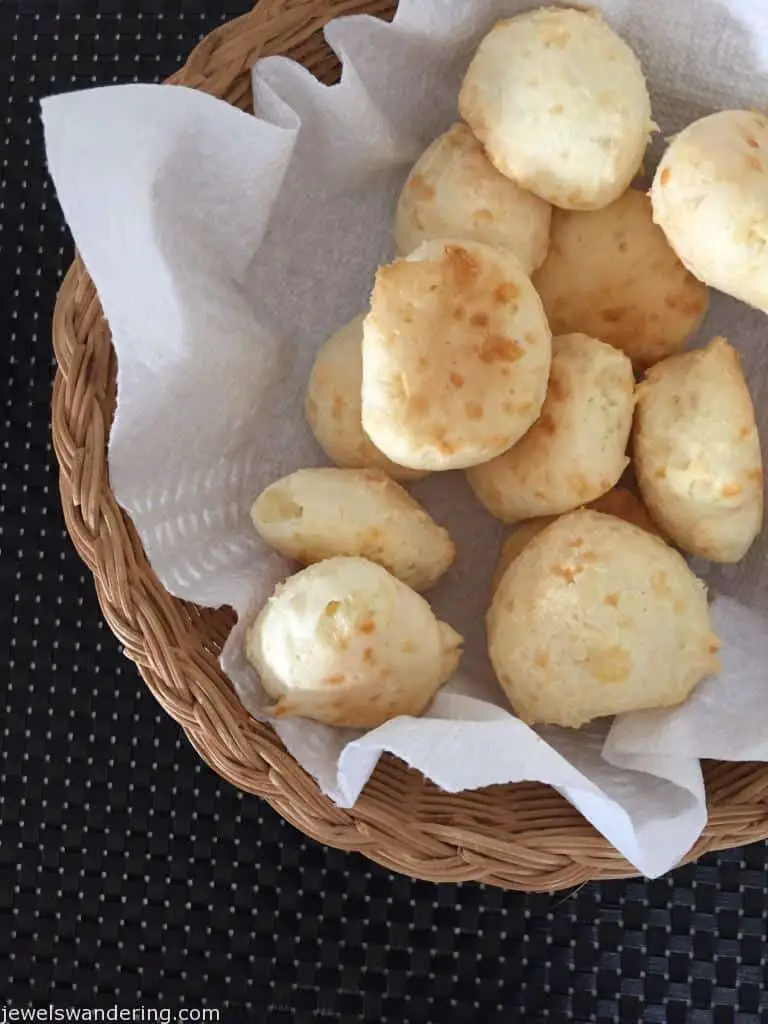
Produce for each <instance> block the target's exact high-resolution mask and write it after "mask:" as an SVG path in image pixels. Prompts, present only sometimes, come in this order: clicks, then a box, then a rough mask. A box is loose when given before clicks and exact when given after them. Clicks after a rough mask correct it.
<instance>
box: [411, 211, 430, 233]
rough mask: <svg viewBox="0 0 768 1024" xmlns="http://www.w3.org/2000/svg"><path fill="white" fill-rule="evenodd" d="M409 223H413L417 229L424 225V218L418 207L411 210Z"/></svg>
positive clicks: (420, 229)
mask: <svg viewBox="0 0 768 1024" xmlns="http://www.w3.org/2000/svg"><path fill="white" fill-rule="evenodd" d="M411 224H413V226H414V227H415V228H416V230H417V231H423V230H424V228H425V226H426V225H425V223H424V218H423V217H422V216H421V211H420V210H419V209H418V208H416V209H413V210H411Z"/></svg>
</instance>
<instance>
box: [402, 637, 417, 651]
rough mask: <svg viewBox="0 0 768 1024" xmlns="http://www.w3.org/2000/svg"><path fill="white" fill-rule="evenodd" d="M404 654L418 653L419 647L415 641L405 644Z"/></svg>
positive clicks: (407, 641)
mask: <svg viewBox="0 0 768 1024" xmlns="http://www.w3.org/2000/svg"><path fill="white" fill-rule="evenodd" d="M402 649H403V654H415V653H416V651H418V647H417V646H416V644H415V643H414V642H413V640H406V641H405V643H404V644H403V648H402Z"/></svg>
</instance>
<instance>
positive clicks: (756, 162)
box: [747, 153, 763, 171]
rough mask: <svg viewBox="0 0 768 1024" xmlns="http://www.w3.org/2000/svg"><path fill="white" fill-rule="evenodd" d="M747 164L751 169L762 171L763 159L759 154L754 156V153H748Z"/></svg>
mask: <svg viewBox="0 0 768 1024" xmlns="http://www.w3.org/2000/svg"><path fill="white" fill-rule="evenodd" d="M747 166H748V167H749V168H750V169H751V170H753V171H762V169H763V161H762V160H761V159H760V157H759V156H756V155H755V154H754V153H750V154H749V156H748V157H747Z"/></svg>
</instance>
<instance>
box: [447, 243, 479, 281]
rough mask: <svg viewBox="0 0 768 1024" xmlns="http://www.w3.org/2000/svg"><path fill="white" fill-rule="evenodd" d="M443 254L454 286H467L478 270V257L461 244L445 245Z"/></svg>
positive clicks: (473, 279)
mask: <svg viewBox="0 0 768 1024" xmlns="http://www.w3.org/2000/svg"><path fill="white" fill-rule="evenodd" d="M445 256H446V260H447V263H448V269H449V270H450V271H451V273H452V274H453V279H454V282H455V284H456V287H457V288H469V287H470V286H471V285H472V284H473V282H474V281H475V278H476V277H477V275H478V273H479V271H480V263H479V261H478V259H477V258H476V257H475V256H473V255H472V253H471V252H468V251H467V250H466V249H465V248H463V246H461V245H446V247H445Z"/></svg>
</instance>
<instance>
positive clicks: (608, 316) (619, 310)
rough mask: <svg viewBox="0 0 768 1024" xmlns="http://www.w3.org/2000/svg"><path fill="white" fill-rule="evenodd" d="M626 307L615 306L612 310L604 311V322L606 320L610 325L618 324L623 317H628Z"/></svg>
mask: <svg viewBox="0 0 768 1024" xmlns="http://www.w3.org/2000/svg"><path fill="white" fill-rule="evenodd" d="M627 312H628V310H627V307H626V306H613V307H611V308H610V309H604V310H603V320H606V321H607V322H608V323H609V324H615V323H618V322H619V320H621V319H622V317H624V316H626V315H627Z"/></svg>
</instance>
